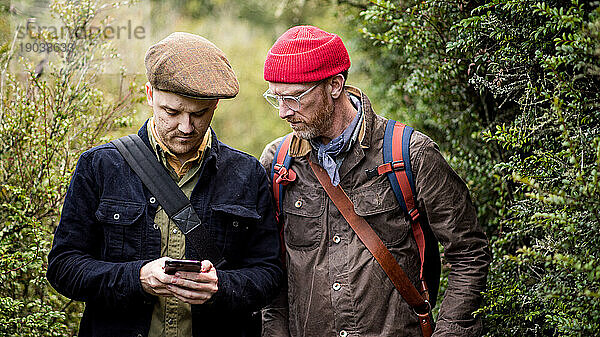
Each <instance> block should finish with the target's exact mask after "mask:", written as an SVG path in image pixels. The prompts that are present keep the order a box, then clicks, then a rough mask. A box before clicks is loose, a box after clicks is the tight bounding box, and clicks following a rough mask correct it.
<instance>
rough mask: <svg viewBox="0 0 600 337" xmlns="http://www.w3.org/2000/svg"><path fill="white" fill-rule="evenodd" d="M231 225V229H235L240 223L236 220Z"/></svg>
mask: <svg viewBox="0 0 600 337" xmlns="http://www.w3.org/2000/svg"><path fill="white" fill-rule="evenodd" d="M231 225H233V227H236V228H237V226H239V225H240V223H239V222H238V221H237V220H236V221H233V223H232V224H231Z"/></svg>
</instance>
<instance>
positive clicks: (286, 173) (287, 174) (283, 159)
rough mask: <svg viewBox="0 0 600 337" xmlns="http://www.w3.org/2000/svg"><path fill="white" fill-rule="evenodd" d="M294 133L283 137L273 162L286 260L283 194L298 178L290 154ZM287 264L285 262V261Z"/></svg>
mask: <svg viewBox="0 0 600 337" xmlns="http://www.w3.org/2000/svg"><path fill="white" fill-rule="evenodd" d="M291 141H292V134H291V133H290V134H288V135H287V136H285V137H284V138H283V141H281V143H280V144H279V146H278V147H277V150H276V151H275V157H273V163H272V164H271V188H272V190H273V197H274V198H275V218H276V219H277V223H278V224H279V226H280V230H279V238H280V240H281V259H282V260H283V261H284V262H285V242H284V241H283V227H284V224H283V221H282V220H281V212H282V209H283V195H284V189H285V186H286V185H287V184H289V183H290V182H292V181H294V180H296V172H294V171H293V170H292V169H290V165H292V157H291V156H290V154H289V149H290V142H291ZM284 264H285V263H284Z"/></svg>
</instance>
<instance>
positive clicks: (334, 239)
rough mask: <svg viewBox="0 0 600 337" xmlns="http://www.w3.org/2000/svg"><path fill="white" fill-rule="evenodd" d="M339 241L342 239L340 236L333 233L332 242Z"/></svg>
mask: <svg viewBox="0 0 600 337" xmlns="http://www.w3.org/2000/svg"><path fill="white" fill-rule="evenodd" d="M340 241H342V239H340V237H339V236H337V235H334V236H333V242H334V243H340Z"/></svg>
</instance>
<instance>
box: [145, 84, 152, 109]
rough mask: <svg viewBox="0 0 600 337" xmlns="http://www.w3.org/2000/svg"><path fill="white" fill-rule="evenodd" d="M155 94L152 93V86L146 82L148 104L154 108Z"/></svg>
mask: <svg viewBox="0 0 600 337" xmlns="http://www.w3.org/2000/svg"><path fill="white" fill-rule="evenodd" d="M153 94H154V92H153V91H152V85H151V84H150V82H146V102H148V105H149V106H152V102H153V96H152V95H153Z"/></svg>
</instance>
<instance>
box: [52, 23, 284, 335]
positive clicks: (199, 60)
mask: <svg viewBox="0 0 600 337" xmlns="http://www.w3.org/2000/svg"><path fill="white" fill-rule="evenodd" d="M145 65H146V74H147V77H148V81H149V82H148V83H147V84H146V94H147V102H148V104H149V105H150V106H151V107H152V111H153V116H152V118H150V119H149V120H148V121H147V122H146V123H145V124H144V125H143V126H142V127H141V129H140V130H139V131H138V133H137V136H138V137H139V138H137V137H135V136H134V135H131V136H127V137H131V138H130V139H134V138H135V139H137V140H139V142H141V143H138V144H141V148H142V150H143V151H141V150H140V151H139V153H146V156H145V157H144V156H142V158H141V159H139V158H138V159H136V160H137V164H138V165H137V166H136V165H135V163H134V164H132V163H131V158H128V156H127V155H126V154H125V153H126V152H123V150H122V148H121V147H120V146H123V144H125V143H119V142H117V141H114V142H111V143H108V144H104V145H100V146H97V147H95V148H92V149H90V150H88V151H86V152H85V153H84V154H82V155H81V157H80V159H79V161H78V163H77V167H76V169H75V172H74V174H73V177H72V180H71V184H70V186H69V190H68V192H67V195H66V198H65V202H64V206H63V209H62V216H61V220H60V224H59V226H58V228H57V229H56V233H55V235H54V241H53V246H52V250H51V251H50V254H49V256H48V261H49V264H48V272H47V277H48V280H49V281H50V283H51V284H52V286H53V287H54V288H55V289H57V290H58V291H59V292H60V293H61V294H63V295H65V296H67V297H69V298H71V299H74V300H78V301H84V302H85V304H86V306H85V312H84V314H83V317H82V319H81V323H80V329H79V336H172V337H179V336H195V337H197V336H254V335H256V333H257V331H258V330H257V328H259V327H258V326H257V325H256V322H257V321H256V315H253V313H255V312H256V311H258V310H259V309H260V308H261V307H262V306H263V305H265V304H266V303H267V302H268V301H269V300H270V299H271V298H272V297H273V295H274V294H275V293H277V291H278V285H279V283H280V281H281V279H282V269H281V266H280V259H279V251H280V247H279V235H278V232H277V228H276V225H275V218H274V213H273V208H272V202H271V196H270V192H269V186H268V178H267V175H266V173H265V170H264V169H263V167H262V166H261V165H260V163H259V162H258V161H257V160H256V159H254V158H252V157H251V156H249V155H247V154H245V153H242V152H240V151H238V150H235V149H233V148H231V147H229V146H227V145H225V144H223V143H221V142H220V141H219V140H218V139H217V137H216V135H215V133H214V131H213V130H212V129H211V128H210V127H209V125H210V122H211V119H212V116H213V114H214V112H215V109H216V108H217V103H218V101H219V100H220V99H226V98H233V97H235V96H236V95H237V93H238V82H237V79H236V77H235V74H234V72H233V69H232V68H231V65H230V64H229V61H228V60H227V58H226V57H225V54H224V53H223V52H222V51H221V50H219V49H218V48H217V47H216V46H215V45H214V44H212V43H211V42H210V41H208V40H206V39H204V38H202V37H200V36H197V35H193V34H188V33H174V34H171V35H170V36H168V37H167V38H165V39H164V40H162V41H160V42H158V43H157V44H155V45H153V46H151V47H150V49H149V50H148V52H147V53H146V57H145ZM127 137H124V138H121V139H125V138H127ZM118 144H121V145H118ZM139 153H138V155H139ZM133 157H135V156H133ZM152 161H153V162H152ZM151 162H152V163H151ZM150 164H152V165H150ZM152 167H154V168H158V171H160V172H161V174H155V175H154V176H153V177H154V181H152V179H148V178H147V177H146V178H144V177H145V174H144V172H150V171H151V168H152ZM140 172H141V173H140ZM153 172H154V171H153ZM150 175H151V176H152V174H150ZM163 178H164V179H166V180H167V182H168V183H170V184H166V183H165V184H164V186H163V185H161V181H162V182H164V179H163ZM161 179H163V180H161ZM171 180H172V181H171ZM173 182H174V184H173ZM167 186H172V187H173V190H176V191H177V192H179V194H177V193H173V194H168V193H167V194H166V195H167V198H165V197H164V195H165V193H166V192H165V191H167V190H168V188H167ZM171 191H172V190H168V192H169V193H171ZM176 194H177V195H181V196H182V198H183V200H184V201H185V202H184V204H185V203H187V205H191V206H188V208H183V209H182V211H181V212H178V213H176V214H175V215H174V213H173V212H171V211H170V210H171V209H172V204H173V201H172V200H175V199H177V198H175V197H173V198H171V199H172V200H171V199H169V197H170V196H172V195H176ZM183 196H185V197H183ZM180 199H181V198H180ZM178 200H179V199H178ZM184 211H185V212H184ZM182 214H184V216H182ZM182 219H183V220H182ZM182 224H188V225H189V224H193V226H189V227H185V226H184V225H182ZM202 252H204V253H202ZM175 259H177V260H188V261H183V262H181V263H180V266H179V267H177V266H176V267H173V268H175V269H173V271H170V270H168V269H169V268H165V267H168V266H166V264H167V260H168V262H169V263H171V262H177V261H173V260H175ZM178 263H179V262H178ZM190 266H191V268H196V269H191V270H190V269H181V268H184V267H186V268H187V267H190ZM178 268H180V269H178Z"/></svg>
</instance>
